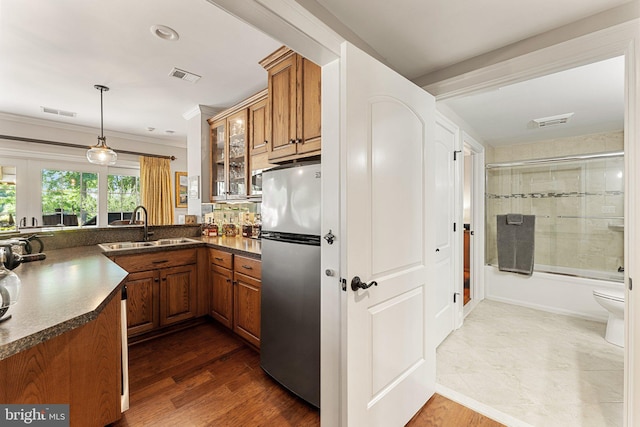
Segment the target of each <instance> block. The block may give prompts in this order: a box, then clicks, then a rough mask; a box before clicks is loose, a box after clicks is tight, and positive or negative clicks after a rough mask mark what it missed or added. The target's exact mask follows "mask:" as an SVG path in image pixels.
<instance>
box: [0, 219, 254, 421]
mask: <svg viewBox="0 0 640 427" xmlns="http://www.w3.org/2000/svg"><path fill="white" fill-rule="evenodd" d="M132 228H133V227H132ZM138 228H139V227H138ZM196 229H197V230H199V227H191V228H189V227H184V226H182V227H178V226H168V227H166V229H165V228H161V227H158V228H154V231H156V233H157V234H156V235H159V236H161V237H163V238H164V237H175V236H176V235H177V233H179V232H182V233H181V234H182V235H185V234H186V235H189V236H194V230H196ZM99 232H100V231H96V233H99ZM123 232H128V233H132V232H134V231H133V230H131V229H130V230H128V231H125V230H123ZM84 233H90V232H89V231H84ZM74 234H81V233H80V232H76V231H74ZM194 237H195V236H194ZM194 237H190V238H189V239H190V240H192V243H187V244H185V245H181V246H179V247H180V249H179V250H185V248H186V249H188V250H194V251H197V253H198V261H199V262H200V260H201V257H202V256H203V257H204V260H205V262H206V264H205V265H204V267H205V268H204V269H203V270H204V271H205V274H204V275H203V276H201V275H198V290H199V292H198V293H197V294H196V296H197V303H198V306H199V307H204V309H203V310H201V312H199V313H198V315H199V316H202V315H206V314H207V313H209V305H210V298H211V297H210V291H209V288H210V285H209V283H210V278H209V276H208V268H206V265H208V261H209V260H208V258H207V257H208V253H209V251H210V250H221V251H225V252H228V253H229V254H234V255H241V256H244V257H247V258H252V259H256V260H259V258H260V242H259V241H257V240H251V239H245V238H241V237H240V238H230V237H218V238H213V237H211V238H210V237H203V238H199V237H195V238H194ZM91 238H92V237H91ZM87 239H88V238H87V237H86V236H85V237H82V238H78V240H84V241H85V242H86V241H87ZM109 241H116V239H113V240H109ZM56 246H57V244H53V243H52V244H50V245H49V246H48V247H56ZM163 250H164V251H167V253H170V251H172V250H178V248H177V247H164V248H161V247H152V248H140V249H135V250H130V251H112V252H110V253H109V252H103V250H101V248H100V247H98V246H97V245H96V244H90V245H85V246H76V247H70V248H62V249H54V250H46V251H45V252H46V255H47V258H46V260H44V261H42V262H34V263H30V264H22V265H21V266H19V267H18V268H17V269H16V270H14V271H15V273H17V274H18V276H19V277H20V279H21V282H22V288H21V293H20V297H19V300H18V302H17V303H16V304H15V305H14V306H12V307H11V309H10V310H9V313H8V314H12V318H11V319H9V320H8V321H6V322H3V323H0V381H1V382H2V384H3V386H2V387H1V388H0V402H2V403H20V404H31V403H32V404H42V403H69V404H70V412H71V413H70V418H71V425H72V426H73V425H79V426H94V425H95V426H103V425H106V424H109V423H112V422H114V421H116V420H118V419H119V418H120V417H121V400H120V398H121V373H122V369H121V359H120V355H121V348H122V344H121V342H122V333H121V305H120V304H121V298H120V296H121V289H122V287H123V284H124V283H125V282H126V281H127V280H128V276H131V275H129V274H128V273H127V271H126V270H125V269H123V268H122V267H120V266H118V265H117V264H116V263H114V262H113V261H112V260H111V259H110V258H113V257H114V256H117V255H119V256H122V255H123V254H129V255H132V256H134V255H136V254H138V255H140V254H144V253H145V252H147V253H161V252H162V251H163ZM258 262H259V261H258ZM129 309H132V307H130V308H129ZM128 311H129V310H128Z"/></svg>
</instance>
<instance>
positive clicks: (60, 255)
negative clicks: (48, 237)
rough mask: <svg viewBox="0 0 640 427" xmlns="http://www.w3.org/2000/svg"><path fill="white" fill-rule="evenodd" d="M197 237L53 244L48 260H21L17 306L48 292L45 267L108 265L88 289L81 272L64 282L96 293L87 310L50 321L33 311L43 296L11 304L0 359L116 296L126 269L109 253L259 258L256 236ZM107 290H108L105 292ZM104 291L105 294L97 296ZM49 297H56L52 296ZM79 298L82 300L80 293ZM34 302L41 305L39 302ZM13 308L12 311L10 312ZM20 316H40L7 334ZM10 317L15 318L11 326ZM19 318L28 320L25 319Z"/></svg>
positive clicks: (85, 318) (2, 326) (87, 316)
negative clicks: (116, 245) (104, 246)
mask: <svg viewBox="0 0 640 427" xmlns="http://www.w3.org/2000/svg"><path fill="white" fill-rule="evenodd" d="M196 240H199V242H197V243H196V242H194V243H189V244H180V245H175V246H170V247H153V248H139V249H133V250H114V251H102V250H101V249H100V248H99V247H98V246H80V247H74V248H67V249H55V250H52V251H49V252H47V259H46V260H45V261H43V262H42V263H30V264H22V265H21V266H20V267H19V268H18V269H16V273H17V274H18V276H19V277H21V280H22V283H23V288H24V287H25V286H28V287H29V288H28V289H23V291H21V297H20V299H19V300H18V303H17V304H16V306H17V305H19V304H20V303H21V302H23V304H24V301H25V299H28V298H29V297H30V296H32V295H30V294H31V292H33V293H35V294H37V295H38V296H40V295H41V294H42V293H44V294H47V292H51V289H50V288H49V287H48V285H46V284H45V281H46V280H51V279H50V278H47V275H46V271H47V270H49V269H53V270H54V273H55V272H56V271H55V270H58V269H60V268H61V267H60V266H59V265H65V266H67V267H72V268H74V269H75V268H79V269H82V268H88V267H86V266H84V263H83V260H84V261H86V260H89V261H90V262H91V263H93V264H92V265H93V266H95V265H98V266H99V267H100V269H107V270H108V271H109V274H107V275H104V274H99V275H97V276H98V277H97V278H98V279H99V284H98V285H96V286H97V287H98V289H95V288H92V287H91V286H86V287H81V286H82V283H81V281H82V280H86V276H84V275H83V274H82V272H81V274H80V276H79V277H77V278H75V279H73V278H72V279H71V283H70V284H69V286H70V287H72V288H76V287H80V289H85V290H86V292H87V295H86V297H85V298H87V299H89V300H92V301H93V300H95V298H99V299H101V301H100V302H99V303H97V305H95V307H94V306H93V303H91V305H92V307H93V308H92V309H87V308H78V307H77V306H75V304H71V306H72V308H71V309H70V310H69V311H71V312H72V314H71V315H70V316H68V317H67V316H65V315H64V314H60V315H57V316H54V317H55V320H49V315H48V313H45V315H41V314H42V311H43V310H40V311H38V308H41V309H45V307H46V308H49V307H47V304H46V303H43V301H38V302H37V303H36V304H35V305H36V307H34V308H33V309H32V310H31V311H30V312H29V309H23V307H20V309H10V310H9V312H8V313H7V314H12V316H13V317H12V318H11V319H9V320H7V321H6V322H3V323H0V360H3V359H6V358H8V357H11V356H13V355H15V354H17V353H20V352H21V351H24V350H27V349H29V348H31V347H34V346H36V345H38V344H40V343H43V342H45V341H47V340H49V339H51V338H54V337H56V336H58V335H62V334H63V333H65V332H68V331H71V330H73V329H75V328H78V327H80V326H82V325H85V324H87V323H89V322H91V321H92V320H95V319H96V318H97V317H98V315H99V314H100V312H101V311H102V309H103V308H104V307H105V306H106V305H107V304H108V303H109V302H110V301H111V299H112V298H114V297H116V296H117V295H119V292H120V291H121V289H122V285H123V283H124V281H125V279H126V277H127V274H128V273H127V272H126V271H125V270H123V269H122V268H120V267H119V266H118V265H117V264H115V263H114V262H112V261H111V260H110V259H109V257H114V256H122V255H125V254H130V255H133V254H138V253H148V252H158V251H163V250H179V249H187V248H194V247H202V246H205V247H208V248H215V249H220V250H224V251H227V252H230V253H233V254H236V255H241V256H247V257H250V258H255V259H260V258H261V251H260V241H259V240H254V239H247V238H240V237H238V238H229V237H202V238H196ZM57 273H59V271H57ZM86 273H87V272H86V271H85V272H84V274H85V275H86ZM63 277H64V276H63ZM95 278H96V277H94V279H95ZM35 288H43V289H42V290H41V289H37V290H40V291H41V292H36V291H37V290H36V289H35ZM107 290H108V292H106V291H107ZM105 293H106V296H105V297H102V295H104V294H105ZM25 294H26V295H25ZM94 294H97V295H94ZM53 298H54V300H55V297H53ZM79 299H80V300H83V299H84V298H79ZM55 301H57V300H55ZM88 304H89V303H86V304H85V305H88ZM38 305H40V306H39V307H38ZM43 306H44V307H43ZM29 308H31V307H29ZM56 309H58V307H56ZM34 310H35V312H34ZM13 312H15V316H14V313H13ZM39 315H41V316H39ZM25 318H26V319H29V320H32V319H35V318H40V319H42V320H41V321H40V322H39V323H36V322H35V321H33V322H32V323H31V324H30V325H27V326H24V325H19V326H18V328H15V329H17V330H18V335H19V336H18V337H16V338H11V335H12V332H14V331H12V330H9V329H8V327H11V326H13V325H16V323H15V322H20V321H23V320H24V319H25ZM11 322H14V323H13V325H12V324H11ZM24 323H28V322H26V321H25V322H24ZM7 337H8V338H7ZM5 341H6V342H5Z"/></svg>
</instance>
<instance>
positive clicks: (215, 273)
mask: <svg viewBox="0 0 640 427" xmlns="http://www.w3.org/2000/svg"><path fill="white" fill-rule="evenodd" d="M209 257H210V259H211V270H210V271H211V293H210V294H211V317H213V318H214V319H216V320H217V321H218V322H220V323H222V324H223V325H224V326H226V327H227V328H229V329H233V271H232V270H231V268H232V266H233V255H232V254H230V253H228V252H224V251H219V250H217V249H209Z"/></svg>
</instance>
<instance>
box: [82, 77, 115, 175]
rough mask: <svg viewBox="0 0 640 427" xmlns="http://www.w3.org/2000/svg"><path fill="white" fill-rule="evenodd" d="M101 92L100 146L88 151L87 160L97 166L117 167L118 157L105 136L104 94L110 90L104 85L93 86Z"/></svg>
mask: <svg viewBox="0 0 640 427" xmlns="http://www.w3.org/2000/svg"><path fill="white" fill-rule="evenodd" d="M93 87H95V88H96V89H98V90H99V91H100V136H99V137H98V144H96V145H93V146H91V148H90V149H89V150H88V151H87V160H89V162H90V163H95V164H97V165H115V164H116V159H117V158H118V155H117V154H116V152H115V151H113V150H112V149H111V148H109V146H107V138H106V137H105V136H104V129H103V124H102V92H106V91H108V90H109V88H108V87H106V86H102V85H95V86H93Z"/></svg>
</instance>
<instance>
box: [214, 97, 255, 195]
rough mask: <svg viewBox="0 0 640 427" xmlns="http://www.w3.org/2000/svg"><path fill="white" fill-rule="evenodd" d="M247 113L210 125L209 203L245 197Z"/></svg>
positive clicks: (243, 112) (236, 114)
mask: <svg viewBox="0 0 640 427" xmlns="http://www.w3.org/2000/svg"><path fill="white" fill-rule="evenodd" d="M247 163H248V150H247V110H246V109H243V110H241V111H238V112H236V113H234V114H232V115H231V116H228V117H226V118H224V119H220V120H217V121H215V122H213V123H211V197H210V199H211V201H212V202H215V201H221V200H227V199H239V198H245V197H246V196H247V171H248V169H247Z"/></svg>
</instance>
